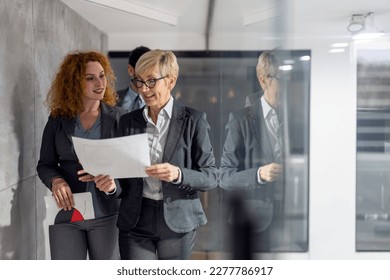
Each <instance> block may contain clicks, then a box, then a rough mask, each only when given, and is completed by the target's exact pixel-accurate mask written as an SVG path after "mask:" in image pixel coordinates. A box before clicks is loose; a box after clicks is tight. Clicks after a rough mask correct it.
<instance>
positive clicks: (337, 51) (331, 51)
mask: <svg viewBox="0 0 390 280" xmlns="http://www.w3.org/2000/svg"><path fill="white" fill-rule="evenodd" d="M329 52H330V53H343V52H345V49H330V50H329Z"/></svg>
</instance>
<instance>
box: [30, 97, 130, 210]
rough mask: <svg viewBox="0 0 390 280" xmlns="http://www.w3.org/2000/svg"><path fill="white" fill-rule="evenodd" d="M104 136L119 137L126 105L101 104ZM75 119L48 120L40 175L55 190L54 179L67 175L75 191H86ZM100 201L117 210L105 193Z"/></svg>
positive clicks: (103, 207)
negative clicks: (75, 143)
mask: <svg viewBox="0 0 390 280" xmlns="http://www.w3.org/2000/svg"><path fill="white" fill-rule="evenodd" d="M100 107H101V121H102V128H101V138H102V139H103V138H112V137H115V135H116V133H117V130H118V126H119V118H120V116H121V115H122V114H123V113H124V112H125V111H124V110H123V109H122V108H119V107H113V106H109V105H106V104H104V103H101V105H100ZM75 123H76V120H75V118H71V119H66V118H61V117H57V118H54V117H51V116H49V119H48V121H47V123H46V126H45V129H44V131H43V136H42V145H41V152H40V158H39V161H38V165H37V172H38V176H39V178H40V179H41V181H42V182H43V183H44V184H45V185H46V187H48V188H49V189H50V190H51V182H52V180H53V178H55V177H60V178H64V179H65V181H66V182H67V183H68V184H69V186H70V188H71V190H72V192H73V193H79V192H85V191H86V187H87V184H86V183H85V182H80V181H79V180H78V175H77V171H79V170H81V169H82V166H81V165H80V163H79V160H78V158H77V155H76V152H75V150H74V148H73V143H72V135H73V132H74V127H75ZM97 194H98V201H99V204H100V206H101V208H102V210H103V212H104V214H107V215H109V214H112V213H114V212H117V203H116V202H115V201H112V200H107V199H106V196H105V195H104V193H102V192H97Z"/></svg>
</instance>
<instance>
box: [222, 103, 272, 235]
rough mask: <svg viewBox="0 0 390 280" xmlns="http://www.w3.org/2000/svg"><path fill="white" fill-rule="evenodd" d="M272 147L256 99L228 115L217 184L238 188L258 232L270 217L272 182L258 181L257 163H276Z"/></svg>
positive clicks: (268, 221)
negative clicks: (253, 217) (249, 104)
mask: <svg viewBox="0 0 390 280" xmlns="http://www.w3.org/2000/svg"><path fill="white" fill-rule="evenodd" d="M272 147H273V146H272V145H271V142H270V137H269V134H268V130H267V127H266V123H265V120H264V116H263V110H262V107H261V100H260V99H259V98H258V99H257V100H256V101H255V102H254V103H253V104H252V106H249V107H245V108H243V109H241V110H239V111H237V112H233V113H231V114H230V116H229V122H228V124H227V126H226V140H225V144H224V147H223V153H222V158H221V168H220V187H221V188H223V189H225V190H229V191H237V192H239V193H240V195H242V196H243V197H244V199H245V203H244V204H245V205H246V206H247V207H248V208H249V212H250V213H252V214H253V215H254V216H255V220H256V223H257V224H256V228H257V230H258V231H263V230H265V229H266V228H267V227H268V226H269V225H270V223H271V220H272V216H273V196H274V191H275V183H266V184H259V183H258V181H257V173H258V172H257V171H258V169H259V167H260V166H263V165H266V164H269V163H272V162H275V158H274V155H273V152H272V151H273V148H272Z"/></svg>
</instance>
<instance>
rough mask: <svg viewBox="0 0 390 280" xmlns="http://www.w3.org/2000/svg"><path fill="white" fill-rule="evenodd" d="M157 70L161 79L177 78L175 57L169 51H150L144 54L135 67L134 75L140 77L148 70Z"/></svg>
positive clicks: (177, 70)
mask: <svg viewBox="0 0 390 280" xmlns="http://www.w3.org/2000/svg"><path fill="white" fill-rule="evenodd" d="M156 67H157V68H158V70H159V71H160V75H161V77H164V76H172V77H175V78H177V77H178V76H179V65H178V64H177V59H176V56H175V55H174V54H173V52H171V51H163V50H151V51H148V52H147V53H144V54H143V55H142V56H141V57H140V58H139V60H138V61H137V63H136V65H135V73H136V74H137V75H142V74H144V73H146V72H148V71H150V70H153V69H155V68H156Z"/></svg>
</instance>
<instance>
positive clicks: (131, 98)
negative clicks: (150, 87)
mask: <svg viewBox="0 0 390 280" xmlns="http://www.w3.org/2000/svg"><path fill="white" fill-rule="evenodd" d="M148 51H150V49H149V48H148V47H145V46H139V47H136V48H135V49H134V50H132V51H131V52H130V54H129V64H128V65H127V73H129V76H130V79H131V80H133V79H134V78H135V65H136V63H137V61H138V59H139V58H140V57H141V56H142V55H143V54H144V53H146V52H148ZM117 94H118V102H117V106H118V107H122V108H124V109H125V110H126V111H127V112H131V111H134V110H136V109H139V108H142V107H143V106H144V105H145V102H144V101H143V99H142V97H141V96H140V95H139V94H138V92H137V88H136V87H135V86H134V84H133V83H132V82H130V84H129V86H128V87H127V88H125V89H122V90H118V92H117Z"/></svg>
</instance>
